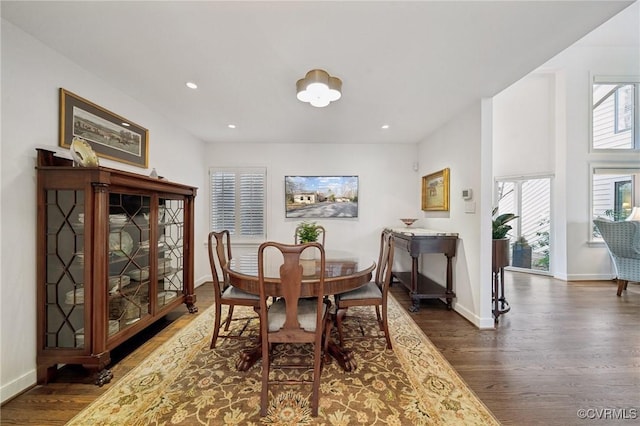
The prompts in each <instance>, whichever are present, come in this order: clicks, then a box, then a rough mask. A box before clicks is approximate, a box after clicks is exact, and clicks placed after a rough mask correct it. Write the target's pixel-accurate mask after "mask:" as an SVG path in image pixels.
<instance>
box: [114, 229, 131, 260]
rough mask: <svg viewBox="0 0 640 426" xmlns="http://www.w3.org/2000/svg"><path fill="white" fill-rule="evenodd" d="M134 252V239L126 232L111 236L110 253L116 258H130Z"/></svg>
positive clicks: (115, 233)
mask: <svg viewBox="0 0 640 426" xmlns="http://www.w3.org/2000/svg"><path fill="white" fill-rule="evenodd" d="M131 250H133V238H131V235H129V233H128V232H126V231H120V232H112V233H110V234H109V251H110V252H111V253H113V254H115V255H116V256H120V257H123V256H128V255H130V254H131Z"/></svg>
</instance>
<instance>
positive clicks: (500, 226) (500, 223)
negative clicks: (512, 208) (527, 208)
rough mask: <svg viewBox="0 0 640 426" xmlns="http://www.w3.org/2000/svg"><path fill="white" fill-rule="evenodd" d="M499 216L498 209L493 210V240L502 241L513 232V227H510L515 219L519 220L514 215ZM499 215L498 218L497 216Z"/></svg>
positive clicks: (504, 214)
mask: <svg viewBox="0 0 640 426" xmlns="http://www.w3.org/2000/svg"><path fill="white" fill-rule="evenodd" d="M497 214H498V208H497V207H496V208H494V209H493V232H492V235H493V239H494V240H501V239H502V238H504V237H506V236H507V233H508V232H509V231H511V229H512V228H511V225H508V223H509V222H511V221H512V220H513V219H515V218H517V217H518V216H516V215H515V214H513V213H503V214H501V215H497ZM496 215H497V216H496Z"/></svg>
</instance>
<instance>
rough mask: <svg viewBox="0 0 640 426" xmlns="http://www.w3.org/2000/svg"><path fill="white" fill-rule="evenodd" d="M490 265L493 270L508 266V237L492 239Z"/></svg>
mask: <svg viewBox="0 0 640 426" xmlns="http://www.w3.org/2000/svg"><path fill="white" fill-rule="evenodd" d="M492 242H493V245H492V247H491V266H492V268H493V270H494V271H497V270H498V269H500V268H504V267H505V266H509V239H508V238H502V239H499V240H492Z"/></svg>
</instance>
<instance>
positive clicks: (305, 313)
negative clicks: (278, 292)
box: [268, 298, 327, 333]
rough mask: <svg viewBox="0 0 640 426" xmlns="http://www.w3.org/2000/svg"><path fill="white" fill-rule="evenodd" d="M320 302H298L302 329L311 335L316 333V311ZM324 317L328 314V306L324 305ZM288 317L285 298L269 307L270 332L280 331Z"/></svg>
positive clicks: (310, 300)
mask: <svg viewBox="0 0 640 426" xmlns="http://www.w3.org/2000/svg"><path fill="white" fill-rule="evenodd" d="M317 306H318V302H317V299H315V298H308V299H299V300H298V322H299V323H300V327H302V328H303V329H304V330H305V331H308V332H310V333H312V332H314V331H316V311H317ZM322 309H323V311H322V316H323V317H324V315H325V314H326V311H327V305H326V304H325V303H323V304H322ZM286 317H287V313H286V307H285V301H284V299H283V298H280V299H278V300H276V301H275V302H274V303H273V304H272V305H271V306H270V307H269V314H268V318H269V331H270V332H273V331H278V330H279V329H281V328H282V326H283V325H284V321H285V319H286Z"/></svg>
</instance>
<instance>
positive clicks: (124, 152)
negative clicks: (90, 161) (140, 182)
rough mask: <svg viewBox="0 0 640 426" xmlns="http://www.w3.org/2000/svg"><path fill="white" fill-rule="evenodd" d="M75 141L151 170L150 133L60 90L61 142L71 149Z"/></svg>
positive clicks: (98, 151)
mask: <svg viewBox="0 0 640 426" xmlns="http://www.w3.org/2000/svg"><path fill="white" fill-rule="evenodd" d="M74 137H78V138H81V139H83V140H85V141H86V142H87V143H88V144H89V146H91V148H92V149H93V151H95V153H96V154H98V157H104V158H109V159H111V160H115V161H120V162H121V163H127V164H132V165H134V166H138V167H142V168H147V167H148V165H149V131H148V130H147V129H145V128H144V127H142V126H139V125H137V124H135V123H133V122H132V121H130V120H127V119H126V118H124V117H121V116H119V115H117V114H115V113H113V112H111V111H108V110H106V109H104V108H102V107H100V106H98V105H96V104H94V103H93V102H91V101H88V100H86V99H83V98H81V97H80V96H78V95H76V94H74V93H71V92H69V91H67V90H65V89H63V88H60V142H59V145H60V146H61V147H64V148H69V147H71V142H72V141H73V138H74Z"/></svg>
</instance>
